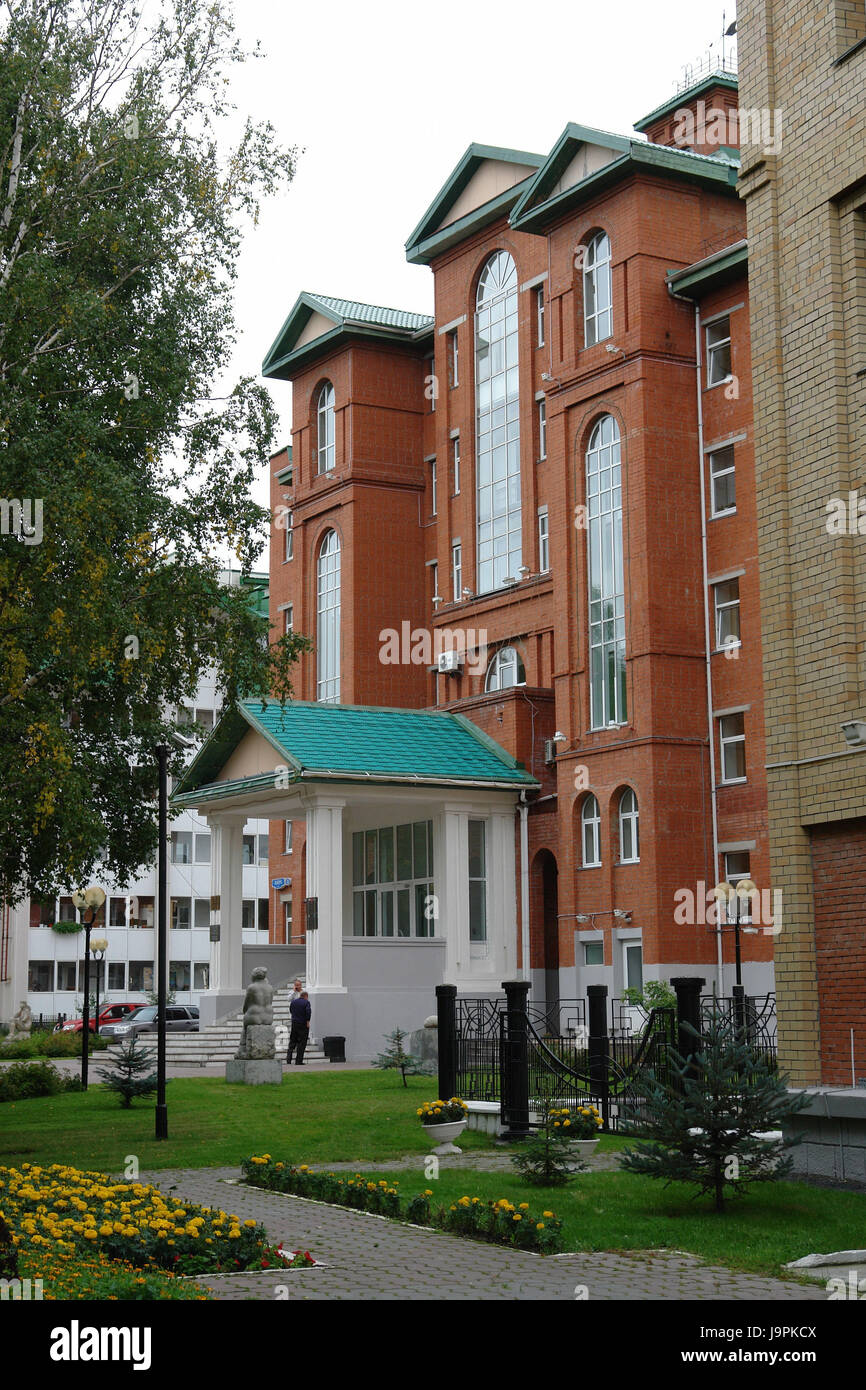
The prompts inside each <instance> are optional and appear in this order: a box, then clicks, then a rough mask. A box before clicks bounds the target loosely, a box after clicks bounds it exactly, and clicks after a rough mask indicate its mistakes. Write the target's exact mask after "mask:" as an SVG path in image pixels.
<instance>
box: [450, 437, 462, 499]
mask: <svg viewBox="0 0 866 1390" xmlns="http://www.w3.org/2000/svg"><path fill="white" fill-rule="evenodd" d="M451 466H452V468H453V470H454V495H455V497H456V496H457V494H458V493H459V491H460V435H459V434H456V435H455V436H454V438H453V439H452V440H451Z"/></svg>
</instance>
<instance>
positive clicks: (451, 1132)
mask: <svg viewBox="0 0 866 1390" xmlns="http://www.w3.org/2000/svg"><path fill="white" fill-rule="evenodd" d="M421 1128H422V1129H423V1131H424V1133H425V1134H426V1135H427V1137H428V1140H429V1142H430V1143H431V1144H432V1145H433V1146H434V1147H433V1152H434V1154H459V1153H462V1152H463V1150H462V1149H458V1147H457V1145H456V1144H455V1143H454V1140H455V1139H456V1138H457V1136H458V1134H462V1133H463V1131H464V1129H465V1128H466V1121H465V1119H464V1120H447V1121H446V1122H445V1124H441V1125H422V1126H421Z"/></svg>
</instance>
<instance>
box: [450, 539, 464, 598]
mask: <svg viewBox="0 0 866 1390" xmlns="http://www.w3.org/2000/svg"><path fill="white" fill-rule="evenodd" d="M462 596H463V545H462V542H461V541H452V542H451V597H452V600H453V602H454V603H459V602H460V599H461V598H462Z"/></svg>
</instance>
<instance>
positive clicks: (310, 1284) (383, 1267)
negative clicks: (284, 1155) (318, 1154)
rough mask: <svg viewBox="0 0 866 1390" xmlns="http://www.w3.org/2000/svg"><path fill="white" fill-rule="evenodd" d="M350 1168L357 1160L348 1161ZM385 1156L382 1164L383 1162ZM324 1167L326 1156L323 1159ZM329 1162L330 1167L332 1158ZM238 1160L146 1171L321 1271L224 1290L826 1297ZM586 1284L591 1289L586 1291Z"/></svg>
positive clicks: (321, 1295)
mask: <svg viewBox="0 0 866 1390" xmlns="http://www.w3.org/2000/svg"><path fill="white" fill-rule="evenodd" d="M349 1166H351V1165H349ZM386 1166H387V1165H385V1164H378V1165H376V1167H377V1168H378V1169H380V1170H381V1169H384V1168H385V1167H386ZM321 1167H322V1168H325V1169H328V1165H325V1164H322V1165H321ZM336 1167H337V1165H336V1164H331V1165H330V1168H332V1169H333V1168H336ZM237 1176H238V1170H237V1169H236V1168H185V1169H170V1170H164V1169H163V1170H160V1171H159V1172H154V1173H142V1175H141V1178H140V1181H142V1182H152V1183H155V1184H156V1185H158V1186H159V1187H161V1188H162V1190H163V1191H164V1192H169V1191H170V1192H172V1195H174V1196H176V1197H180V1198H184V1199H185V1200H187V1201H194V1202H201V1203H203V1204H204V1205H206V1206H218V1207H222V1208H223V1209H224V1210H226V1211H231V1212H233V1213H235V1214H236V1215H238V1216H240V1217H241V1219H242V1220H246V1219H247V1218H248V1217H253V1218H255V1220H257V1221H261V1222H262V1223H263V1225H264V1226H265V1229H266V1230H267V1232H268V1235H269V1237H270V1238H271V1240H272V1241H273V1242H274V1243H275V1244H276V1243H278V1242H279V1241H282V1242H283V1244H284V1245H285V1246H287V1247H288V1248H289V1249H297V1248H299V1247H300V1248H302V1249H309V1250H310V1251H312V1253H313V1254H314V1255H315V1257H316V1258H317V1259H319V1260H321V1261H322V1262H323V1265H324V1267H323V1268H319V1269H308V1270H295V1271H285V1270H284V1271H268V1272H262V1273H260V1274H249V1273H244V1274H238V1275H230V1276H228V1277H226V1278H223V1279H219V1278H213V1277H210V1278H208V1277H207V1276H203V1277H202V1280H201V1282H202V1283H203V1284H205V1285H207V1286H208V1287H209V1288H211V1289H212V1291H213V1294H214V1297H215V1298H217V1299H220V1300H222V1299H226V1300H269V1299H277V1298H285V1296H286V1295H285V1293H284V1292H282V1290H285V1289H288V1298H289V1300H291V1301H297V1300H303V1301H307V1300H316V1299H327V1300H340V1299H342V1300H345V1301H351V1302H354V1301H356V1300H388V1299H404V1300H405V1299H417V1300H425V1301H426V1300H436V1301H442V1300H451V1299H461V1300H471V1301H473V1302H475V1301H481V1300H484V1301H487V1300H495V1299H506V1300H523V1299H556V1300H565V1301H569V1302H571V1301H573V1300H574V1299H575V1298H576V1297H586V1298H587V1299H588V1300H589V1301H590V1302H592V1301H596V1300H612V1299H636V1300H641V1301H643V1300H647V1299H652V1300H657V1301H660V1300H680V1301H681V1300H689V1301H691V1300H695V1299H705V1300H707V1301H713V1302H720V1301H725V1300H729V1299H736V1300H740V1301H743V1302H756V1303H763V1302H766V1301H768V1300H781V1299H784V1300H790V1299H803V1300H805V1299H812V1300H816V1299H820V1300H824V1299H826V1293H825V1291H824V1289H823V1288H816V1287H815V1286H814V1285H803V1284H795V1283H789V1282H787V1281H783V1280H781V1279H768V1278H764V1277H761V1276H758V1275H753V1274H740V1273H735V1272H734V1271H732V1270H728V1269H721V1268H718V1267H710V1266H706V1265H702V1264H701V1263H700V1261H699V1260H698V1259H696V1258H695V1257H694V1256H692V1255H685V1254H676V1253H672V1252H669V1251H641V1252H636V1253H632V1254H616V1255H614V1254H604V1253H602V1254H597V1253H589V1254H580V1255H554V1256H546V1257H544V1256H541V1255H533V1254H530V1253H528V1252H526V1251H516V1250H504V1249H499V1248H497V1247H496V1246H493V1245H482V1244H480V1243H478V1242H475V1241H469V1240H463V1239H461V1238H459V1237H457V1236H449V1235H446V1234H445V1233H444V1232H442V1231H429V1230H422V1229H420V1228H418V1227H413V1226H407V1225H405V1224H403V1223H401V1222H397V1221H388V1220H386V1219H384V1218H381V1217H375V1216H367V1215H365V1214H364V1213H363V1212H355V1211H347V1210H345V1209H343V1208H340V1207H329V1206H324V1205H320V1204H319V1203H316V1202H308V1201H305V1200H304V1199H303V1198H301V1197H285V1196H282V1195H281V1194H280V1193H276V1192H264V1191H262V1190H260V1189H257V1188H254V1187H245V1186H234V1185H231V1184H230V1183H228V1181H227V1180H228V1179H232V1178H237ZM584 1291H585V1292H584Z"/></svg>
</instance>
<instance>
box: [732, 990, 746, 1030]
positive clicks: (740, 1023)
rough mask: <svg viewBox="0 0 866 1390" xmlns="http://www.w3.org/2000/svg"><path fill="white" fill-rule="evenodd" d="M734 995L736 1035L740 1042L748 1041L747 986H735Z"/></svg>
mask: <svg viewBox="0 0 866 1390" xmlns="http://www.w3.org/2000/svg"><path fill="white" fill-rule="evenodd" d="M733 996H734V1036H735V1038H736V1039H737V1042H738V1043H744V1042H746V988H745V985H734V986H733Z"/></svg>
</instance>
